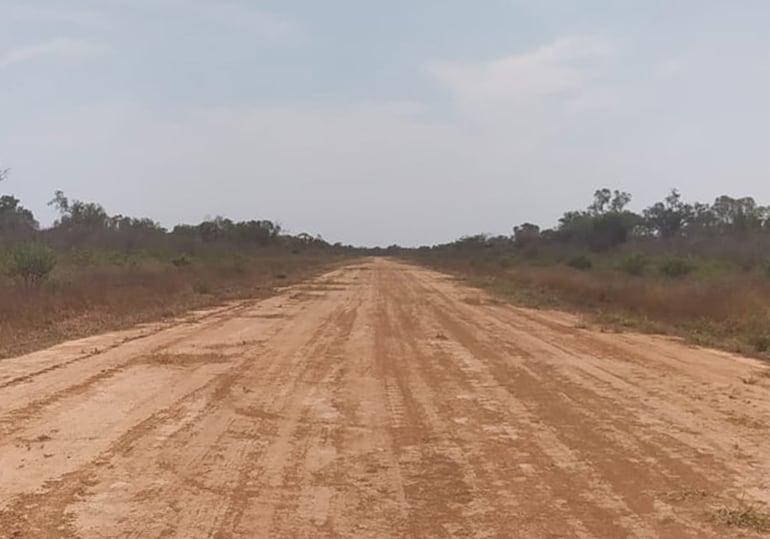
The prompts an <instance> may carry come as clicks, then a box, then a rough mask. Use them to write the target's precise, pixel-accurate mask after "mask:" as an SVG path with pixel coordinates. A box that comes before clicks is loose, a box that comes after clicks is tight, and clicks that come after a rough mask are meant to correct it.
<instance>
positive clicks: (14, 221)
mask: <svg viewBox="0 0 770 539" xmlns="http://www.w3.org/2000/svg"><path fill="white" fill-rule="evenodd" d="M37 227H38V223H37V221H36V220H35V216H34V215H33V214H32V212H31V211H29V210H28V209H26V208H24V207H23V206H21V205H20V204H19V199H17V198H16V197H14V196H11V195H3V196H1V197H0V233H9V232H10V233H15V232H29V231H32V230H35V229H37Z"/></svg>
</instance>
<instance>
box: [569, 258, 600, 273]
mask: <svg viewBox="0 0 770 539" xmlns="http://www.w3.org/2000/svg"><path fill="white" fill-rule="evenodd" d="M567 265H568V266H569V267H571V268H575V269H577V270H580V271H587V270H590V269H591V268H592V267H593V265H594V264H593V262H591V259H590V258H588V257H587V256H586V255H578V256H575V257H572V258H570V259H569V260H568V261H567Z"/></svg>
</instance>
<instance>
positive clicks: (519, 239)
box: [513, 223, 540, 247]
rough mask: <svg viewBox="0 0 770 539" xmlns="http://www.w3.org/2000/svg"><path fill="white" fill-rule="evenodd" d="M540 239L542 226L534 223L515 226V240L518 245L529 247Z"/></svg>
mask: <svg viewBox="0 0 770 539" xmlns="http://www.w3.org/2000/svg"><path fill="white" fill-rule="evenodd" d="M539 240H540V227H539V226H537V225H534V224H532V223H522V224H521V225H519V226H515V227H513V242H514V243H515V244H516V246H517V247H529V246H531V245H533V244H535V243H537V242H538V241H539Z"/></svg>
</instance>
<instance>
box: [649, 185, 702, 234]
mask: <svg viewBox="0 0 770 539" xmlns="http://www.w3.org/2000/svg"><path fill="white" fill-rule="evenodd" d="M692 219H693V207H692V206H691V205H690V204H685V203H684V202H682V195H681V194H680V193H679V191H677V190H676V189H672V190H671V193H669V195H668V196H667V197H666V198H665V200H664V201H663V202H656V203H655V204H653V205H652V206H650V207H649V208H647V209H646V210H644V227H645V229H646V230H647V231H648V232H649V233H650V234H652V235H654V236H658V237H661V238H672V237H674V236H678V235H682V234H683V233H684V231H685V230H686V228H687V226H688V225H689V224H690V223H691V222H692Z"/></svg>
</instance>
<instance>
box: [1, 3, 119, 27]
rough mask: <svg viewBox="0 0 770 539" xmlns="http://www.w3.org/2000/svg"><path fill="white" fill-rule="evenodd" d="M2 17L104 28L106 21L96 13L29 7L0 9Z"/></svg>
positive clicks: (84, 10) (16, 6) (9, 19)
mask: <svg viewBox="0 0 770 539" xmlns="http://www.w3.org/2000/svg"><path fill="white" fill-rule="evenodd" d="M0 17H2V19H4V20H6V21H41V20H48V21H56V22H63V23H69V24H74V25H78V26H96V27H102V26H105V25H106V24H107V21H106V19H105V18H104V17H103V16H102V15H101V14H99V13H97V12H96V11H91V10H86V9H71V8H66V9H62V8H56V7H44V6H29V5H10V6H5V7H0Z"/></svg>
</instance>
